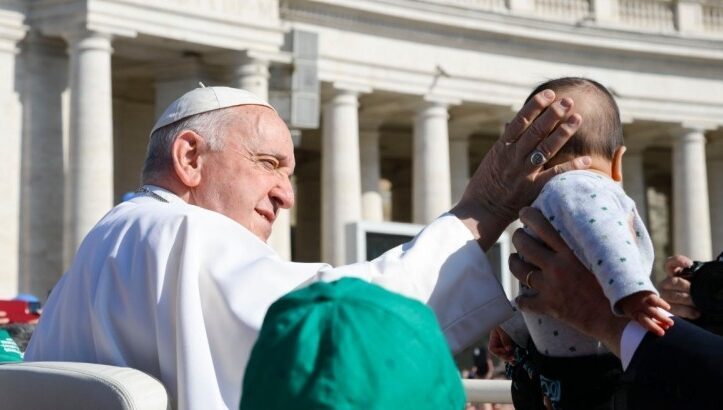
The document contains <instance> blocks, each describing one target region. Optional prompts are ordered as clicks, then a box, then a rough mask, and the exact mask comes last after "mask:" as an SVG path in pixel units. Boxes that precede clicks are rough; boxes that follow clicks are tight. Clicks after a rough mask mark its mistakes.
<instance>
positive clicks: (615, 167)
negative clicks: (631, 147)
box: [610, 145, 627, 182]
mask: <svg viewBox="0 0 723 410" xmlns="http://www.w3.org/2000/svg"><path fill="white" fill-rule="evenodd" d="M626 149H627V148H625V145H621V146H619V147H618V148H617V149H616V150H615V153H614V154H613V161H612V169H611V170H610V176H611V177H612V178H613V181H617V182H620V181H622V180H623V154H624V153H625V150H626Z"/></svg>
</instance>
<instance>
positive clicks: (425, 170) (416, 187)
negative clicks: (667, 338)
mask: <svg viewBox="0 0 723 410" xmlns="http://www.w3.org/2000/svg"><path fill="white" fill-rule="evenodd" d="M22 37H23V35H21V34H19V35H18V36H17V38H14V39H7V38H3V39H0V40H2V41H0V76H2V78H0V79H5V81H0V100H2V102H3V103H4V104H5V107H7V109H6V110H4V113H3V115H4V119H5V123H6V124H7V126H6V134H7V135H8V136H9V138H8V140H7V141H8V142H7V144H6V146H7V147H8V148H9V149H8V153H9V155H8V157H7V159H8V162H7V165H8V170H7V172H5V173H4V174H3V177H2V179H0V189H3V190H4V191H3V192H4V193H5V195H4V198H3V199H2V206H0V212H2V214H0V218H2V220H3V221H7V222H6V228H5V229H3V230H2V231H0V235H1V236H2V237H0V242H2V243H5V244H7V243H18V241H13V240H12V237H23V238H25V239H27V240H31V241H33V242H36V241H37V243H40V242H41V241H42V240H43V239H42V238H40V236H41V235H40V234H39V232H41V231H42V229H43V220H42V219H40V220H39V221H40V224H39V225H37V226H36V227H35V228H28V226H31V225H32V224H33V221H28V223H27V226H25V225H24V226H23V228H22V229H21V227H20V225H19V224H18V223H17V222H16V221H21V220H23V218H21V207H20V206H19V204H21V203H22V204H26V203H31V204H32V203H35V204H36V205H33V206H42V205H43V204H42V202H43V201H49V202H51V203H56V204H57V203H58V202H62V199H59V198H57V197H51V198H45V197H43V196H42V195H43V193H42V192H41V191H42V189H37V190H33V189H30V188H26V187H23V189H24V190H26V191H23V192H27V193H28V195H29V196H31V197H33V198H34V202H33V201H29V202H28V201H23V200H21V189H20V186H21V184H20V183H19V181H20V170H21V168H22V165H21V158H22V155H21V151H22V149H21V137H20V131H21V127H20V124H21V120H20V110H19V106H20V104H19V103H18V101H17V95H16V91H15V90H14V89H13V88H12V86H11V85H12V84H14V83H15V80H14V78H15V73H14V67H15V55H16V48H17V42H18V41H19V40H20V39H21V38H22ZM65 40H66V42H67V46H68V49H67V53H68V58H69V64H68V68H67V71H68V72H67V84H68V86H69V89H70V104H69V112H68V119H67V121H68V123H69V141H68V148H69V149H68V150H69V152H68V155H69V161H68V179H69V182H68V187H69V189H68V198H67V199H66V204H67V207H68V210H69V215H70V220H69V223H68V224H67V225H68V226H67V227H68V228H70V230H71V233H70V237H69V242H70V244H71V245H72V247H73V248H75V247H76V246H77V245H78V244H79V241H80V240H82V238H83V236H84V235H85V233H86V232H87V231H88V230H89V229H90V227H92V226H93V225H94V224H95V222H97V220H98V219H99V218H100V217H102V215H103V214H104V213H105V212H107V211H108V209H110V208H111V206H112V205H113V172H114V170H113V163H114V161H113V146H112V144H113V118H112V95H113V93H112V90H111V73H112V68H111V55H112V52H113V48H112V37H111V36H110V35H108V34H105V33H99V32H92V31H78V32H74V33H71V34H68V35H67V36H66V37H65ZM28 58H32V55H29V56H28ZM269 64H270V63H269V61H265V60H263V59H258V58H251V57H249V55H248V54H246V53H239V54H238V58H237V59H235V60H233V61H232V62H231V63H229V65H230V67H229V68H230V71H231V73H232V75H231V81H230V84H231V85H233V86H239V87H243V88H246V89H249V90H250V91H252V92H254V93H256V94H257V95H259V96H261V97H262V98H267V97H268V87H269ZM174 67H175V68H178V70H177V71H176V72H175V73H171V72H169V71H168V70H164V69H163V68H162V67H159V68H158V69H157V70H156V78H155V86H156V87H155V88H156V94H155V103H156V104H155V105H156V116H157V115H160V111H161V110H163V109H164V107H165V106H166V105H167V104H168V103H169V102H170V101H171V100H172V99H173V98H175V97H176V96H178V95H180V93H182V92H183V91H185V90H188V89H190V88H192V87H195V86H196V85H197V83H198V81H204V80H205V79H206V73H205V72H204V70H203V67H202V65H201V64H200V63H199V62H198V61H194V59H193V58H188V59H185V60H184V62H183V64H179V65H175V64H174ZM40 74H41V73H38V76H39V75H40ZM31 83H32V82H28V84H29V85H28V87H30V88H29V89H30V91H28V92H30V93H35V94H37V96H36V97H35V98H34V99H35V100H42V99H43V98H44V97H43V92H46V91H43V90H45V89H46V88H47V87H45V85H41V84H43V83H42V82H39V83H37V85H32V84H31ZM2 84H4V85H2ZM49 86H50V88H58V87H60V85H58V84H49ZM32 90H34V91H32ZM370 91H371V90H368V89H364V88H363V87H362V88H360V87H352V86H348V85H342V84H334V91H333V95H331V97H330V98H328V99H327V101H326V104H325V105H324V109H323V113H322V120H323V121H322V130H321V131H322V132H321V142H322V144H321V145H322V147H321V157H320V160H319V161H316V160H314V161H311V162H310V163H309V164H300V168H304V167H306V168H308V169H299V175H300V176H301V175H302V174H310V175H314V174H320V175H321V178H320V183H321V184H320V186H319V184H318V182H314V181H309V180H308V178H307V179H306V180H304V181H303V183H299V191H300V192H299V198H303V197H304V196H305V195H306V194H309V192H306V191H305V190H307V189H309V190H313V191H316V192H319V191H320V197H321V202H320V204H319V207H320V208H321V212H320V215H321V217H320V219H321V224H320V229H319V227H312V225H313V224H314V220H318V217H316V216H315V215H313V212H312V211H314V210H317V212H318V209H319V207H316V208H314V209H312V208H313V205H307V204H310V203H307V202H305V201H304V203H303V204H302V205H301V206H303V208H304V209H299V211H298V213H297V229H298V231H299V232H301V231H303V232H304V235H305V236H304V238H305V239H303V240H308V239H306V238H307V236H306V234H307V233H310V232H318V234H317V235H316V236H313V235H312V236H311V237H309V238H313V237H320V239H321V257H322V259H323V260H324V261H325V262H329V263H332V264H335V265H338V264H343V263H346V262H348V261H349V255H347V253H346V252H347V250H346V242H347V233H346V230H347V229H348V225H349V224H350V223H352V222H357V221H360V220H368V221H381V220H382V219H383V212H382V199H381V194H380V192H379V179H380V174H381V172H380V168H381V164H380V162H381V161H380V148H379V139H380V131H379V126H380V123H379V122H373V121H366V120H365V121H363V122H362V121H360V119H359V109H358V107H359V98H360V96H361V95H363V94H364V93H368V92H370ZM53 104H54V105H52V107H51V108H49V109H53V110H60V106H61V105H62V104H61V103H60V101H55V102H54V103H53ZM53 107H55V108H53ZM23 110H24V111H23V112H24V113H25V110H27V112H28V113H36V114H34V115H38V116H39V115H40V114H38V113H41V112H42V110H40V111H34V110H37V108H35V107H34V106H33V104H23ZM28 122H29V121H25V124H28ZM360 122H361V124H360ZM410 122H411V123H412V124H413V138H412V142H413V144H412V145H413V149H412V159H411V162H412V166H411V170H412V172H411V176H409V177H408V179H410V184H409V185H410V186H411V187H412V192H411V195H410V197H411V198H412V202H411V209H412V221H413V222H415V223H422V224H424V223H428V222H430V221H431V220H433V219H434V218H436V217H437V216H439V215H440V214H441V213H443V212H445V211H446V210H448V209H449V208H450V206H451V205H452V203H453V201H457V200H458V199H459V198H460V196H461V194H462V191H463V189H464V186H465V183H466V180H467V179H468V178H469V168H470V164H469V145H470V142H469V135H470V134H472V133H473V131H474V130H470V129H465V130H464V131H459V130H455V132H452V133H450V131H449V127H450V125H449V124H448V122H449V107H448V104H447V103H445V102H440V101H433V100H425V99H424V98H423V97H422V96H420V97H419V102H418V105H417V106H416V109H415V112H414V114H413V116H412V118H410ZM51 128H52V129H50V130H46V131H43V132H49V133H62V130H61V129H60V128H62V126H60V125H57V124H56V126H53V127H51ZM33 132H34V131H33ZM33 132H30V131H28V130H25V134H26V135H29V136H28V137H26V138H28V140H27V141H26V142H28V143H31V144H32V141H33V135H35V134H33ZM41 134H42V135H45V134H43V133H42V132H41V133H40V134H38V135H41ZM705 143H706V137H705V131H704V130H702V129H698V128H694V127H692V128H687V129H684V130H682V131H681V132H679V133H678V134H676V135H675V137H674V138H673V161H672V162H673V163H672V168H673V171H674V175H673V181H674V195H673V197H674V210H675V217H674V221H675V228H674V234H673V237H674V241H675V245H674V249H673V251H674V252H675V253H684V254H688V255H690V256H692V257H693V258H695V259H701V260H705V259H709V258H710V257H711V256H714V255H712V250H716V251H720V250H723V219H722V218H723V185H721V182H720V181H718V180H717V179H716V178H712V179H711V180H710V181H709V180H708V178H707V174H708V175H720V174H721V173H722V172H723V143H721V142H720V141H717V142H715V143H713V144H711V146H710V147H708V158H707V159H708V161H707V164H708V169H707V170H706V166H705V164H706V145H705ZM40 145H43V146H45V148H43V149H50V150H52V149H53V148H52V147H53V146H56V147H57V146H59V145H62V144H55V145H53V144H50V145H46V144H40ZM57 151H59V149H55V151H53V152H54V153H55V155H54V156H57V154H58V152H57ZM60 151H62V149H60ZM48 155H50V156H53V155H52V153H49V154H48ZM33 167H40V168H38V169H42V170H44V171H43V172H46V171H51V170H53V169H54V170H56V171H57V170H58V168H62V166H61V165H58V164H55V165H53V163H52V162H51V163H48V162H43V163H42V164H41V163H40V162H38V163H37V164H35V163H34V164H33ZM43 167H44V168H43ZM319 167H320V170H318V168H319ZM642 168H643V161H642V151H640V150H638V151H634V150H631V151H629V152H628V153H627V154H626V156H625V173H626V180H625V187H626V190H627V192H628V193H629V194H630V196H631V197H633V199H635V200H636V202H637V203H638V204H639V207H640V209H641V210H644V209H645V205H644V202H645V182H644V179H643V169H642ZM36 171H37V170H30V171H28V175H31V179H32V175H33V172H36ZM400 178H402V176H400ZM34 184H40V185H37V186H42V181H40V182H38V181H34ZM396 188H397V187H396V186H395V187H394V189H395V190H396ZM399 189H400V190H402V189H404V187H399ZM397 193H398V192H395V193H394V195H395V196H396V195H397ZM312 196H313V195H307V197H312ZM312 202H313V201H312ZM395 202H396V201H395ZM709 203H710V205H709ZM641 204H642V205H641ZM395 206H396V204H395ZM711 210H712V212H711ZM642 214H643V218H645V212H644V211H643V212H642ZM711 227H712V229H711ZM36 231H37V232H36ZM5 237H8V238H9V239H8V238H5ZM290 238H291V235H290V217H289V213H288V212H282V213H281V214H280V215H279V217H278V219H277V221H276V223H275V226H274V230H273V233H272V237H271V239H270V244H271V245H272V246H273V247H274V248H275V249H277V250H278V251H279V253H280V255H281V256H282V257H283V258H285V259H290V257H291V242H290ZM60 239H62V238H60ZM46 240H48V241H50V240H52V241H57V240H59V238H58V235H56V234H53V235H51V236H50V237H49V238H48V239H46ZM19 242H20V243H22V241H19ZM36 248H38V247H36ZM2 252H3V254H2V255H0V256H2V257H4V260H5V261H6V263H5V264H4V266H3V267H2V271H0V283H2V285H3V286H5V288H3V289H0V291H2V292H3V293H5V294H8V295H10V294H13V293H15V292H16V291H17V289H18V280H17V272H18V270H19V267H18V264H19V262H18V261H19V259H20V258H19V257H18V255H19V254H21V253H22V251H21V250H20V247H19V246H18V247H15V248H12V247H7V246H4V247H3V248H2ZM38 266H39V265H38ZM37 269H38V270H39V271H43V269H44V268H43V267H42V266H39V267H38V268H37ZM58 274H59V273H58ZM57 277H58V276H52V275H45V276H42V275H40V276H38V278H41V279H38V280H35V281H26V282H25V283H23V284H21V285H20V288H21V290H23V291H31V292H34V293H38V294H39V295H42V296H44V292H45V291H46V290H47V289H48V288H49V287H50V286H52V283H54V281H55V280H57ZM43 289H45V290H43Z"/></svg>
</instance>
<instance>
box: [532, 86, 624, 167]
mask: <svg viewBox="0 0 723 410" xmlns="http://www.w3.org/2000/svg"><path fill="white" fill-rule="evenodd" d="M545 89H550V90H552V91H554V92H555V98H556V100H560V99H562V98H565V97H569V98H572V99H573V100H574V101H575V105H574V107H573V112H577V113H579V114H580V115H581V116H582V124H581V125H580V128H579V129H578V130H577V132H576V133H575V135H574V136H573V137H572V138H571V139H570V140H569V141H568V142H567V144H565V145H564V146H563V147H562V148H561V149H560V151H558V153H557V154H556V155H555V156H554V157H553V158H551V159H550V161H548V163H547V164H546V166H553V165H556V164H559V163H562V162H565V161H568V160H570V159H572V158H575V157H579V156H584V155H588V156H590V157H591V158H592V167H591V168H592V169H593V170H597V171H600V172H603V173H605V174H607V175H609V176H610V177H611V178H613V179H614V180H616V181H619V180H620V179H622V164H621V159H622V155H623V153H624V152H625V147H624V146H623V126H622V123H621V122H620V110H619V109H618V105H617V103H616V102H615V98H613V96H612V94H610V91H608V90H607V88H605V87H604V86H603V85H602V84H600V83H598V82H597V81H593V80H590V79H587V78H580V77H563V78H558V79H555V80H550V81H546V82H544V83H542V84H540V85H539V86H538V87H537V88H535V90H533V91H532V93H531V94H530V96H529V97H527V101H529V100H530V99H531V98H532V97H533V96H534V95H535V94H537V93H539V92H540V91H542V90H545Z"/></svg>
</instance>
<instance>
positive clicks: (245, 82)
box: [231, 53, 269, 101]
mask: <svg viewBox="0 0 723 410" xmlns="http://www.w3.org/2000/svg"><path fill="white" fill-rule="evenodd" d="M231 76H232V78H231V83H232V86H233V87H237V88H243V89H244V90H247V91H250V92H252V93H254V94H256V96H257V97H259V98H261V99H263V100H264V101H268V99H269V62H268V61H265V60H261V59H257V58H251V57H248V56H247V55H246V54H245V53H244V54H242V55H241V56H239V57H238V59H237V63H236V66H235V67H234V69H233V72H232V74H231Z"/></svg>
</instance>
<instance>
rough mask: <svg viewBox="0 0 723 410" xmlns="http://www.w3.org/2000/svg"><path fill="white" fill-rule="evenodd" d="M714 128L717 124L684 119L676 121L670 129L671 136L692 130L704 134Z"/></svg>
mask: <svg viewBox="0 0 723 410" xmlns="http://www.w3.org/2000/svg"><path fill="white" fill-rule="evenodd" d="M716 128H718V124H715V123H712V122H698V121H690V122H688V121H684V122H681V123H678V125H677V126H676V127H674V128H673V129H672V130H671V134H672V135H673V136H677V135H683V134H690V133H694V132H698V133H701V134H704V133H705V132H707V131H712V130H715V129H716Z"/></svg>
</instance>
